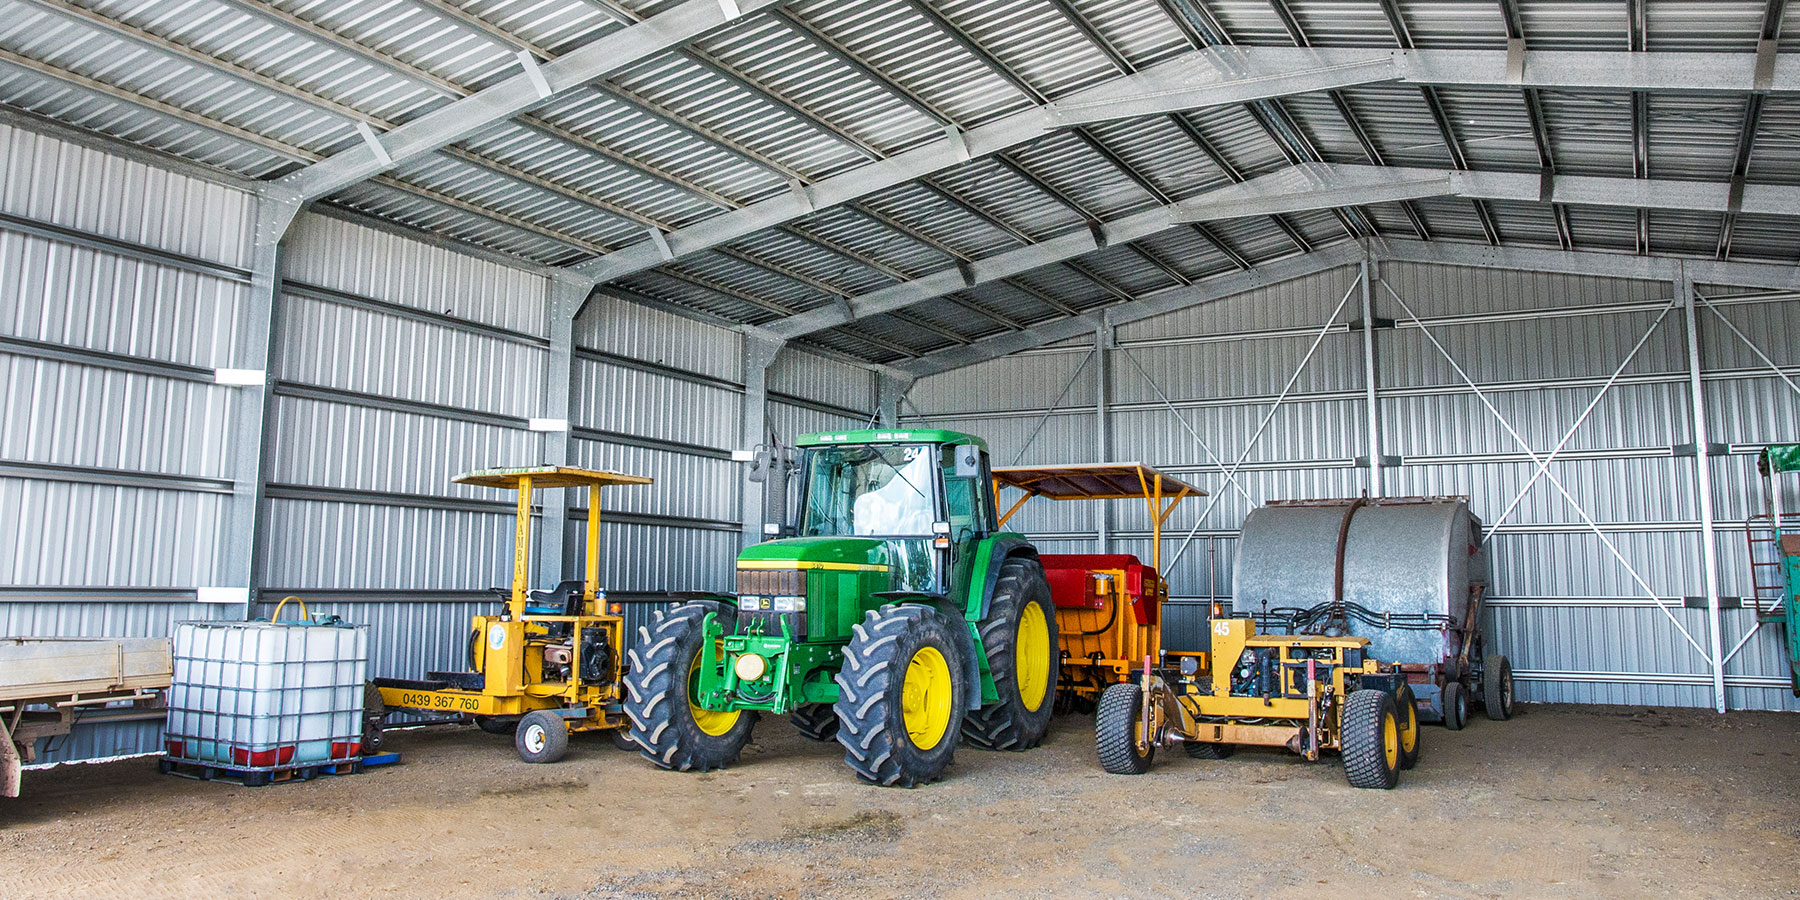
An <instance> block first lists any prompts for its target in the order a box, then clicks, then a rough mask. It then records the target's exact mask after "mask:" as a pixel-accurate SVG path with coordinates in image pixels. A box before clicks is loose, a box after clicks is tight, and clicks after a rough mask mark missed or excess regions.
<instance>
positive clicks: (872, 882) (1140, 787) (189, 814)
mask: <svg viewBox="0 0 1800 900" xmlns="http://www.w3.org/2000/svg"><path fill="white" fill-rule="evenodd" d="M1519 709H1520V715H1519V716H1518V717H1517V718H1515V719H1514V720H1513V721H1511V722H1505V723H1496V722H1488V721H1486V720H1477V721H1475V722H1474V723H1472V724H1471V725H1470V727H1469V728H1468V729H1467V730H1465V731H1462V732H1448V731H1444V730H1443V729H1441V728H1438V727H1435V726H1427V728H1426V729H1425V731H1424V733H1423V738H1424V741H1425V743H1424V757H1423V759H1422V761H1421V762H1420V764H1419V767H1418V768H1417V769H1415V770H1413V771H1412V772H1409V773H1406V777H1405V778H1404V779H1403V780H1402V781H1401V784H1400V787H1399V788H1398V789H1396V790H1394V791H1389V792H1378V791H1358V790H1353V789H1351V788H1349V787H1347V786H1346V785H1345V784H1344V781H1343V773H1342V770H1341V769H1340V768H1339V767H1338V766H1337V765H1336V763H1335V762H1334V761H1332V762H1321V763H1316V764H1309V763H1306V762H1304V761H1302V760H1300V759H1298V758H1296V757H1292V756H1288V755H1285V754H1282V753H1276V752H1260V751H1259V752H1243V753H1240V754H1238V755H1237V756H1236V757H1234V758H1232V759H1229V760H1224V761H1217V762H1201V761H1196V760H1190V759H1187V758H1186V757H1185V756H1183V755H1182V754H1180V753H1175V754H1171V755H1169V756H1165V757H1162V758H1159V759H1158V764H1157V766H1156V767H1155V768H1154V769H1152V770H1151V772H1150V774H1148V775H1145V776H1141V777H1136V778H1131V777H1122V776H1111V775H1106V774H1104V773H1103V772H1101V771H1100V770H1099V767H1098V764H1097V763H1096V762H1095V760H1094V753H1093V743H1092V720H1090V719H1087V718H1082V717H1065V718H1061V719H1059V720H1058V721H1057V724H1056V726H1055V730H1054V731H1053V732H1052V735H1051V739H1050V741H1049V743H1048V744H1047V745H1046V746H1044V747H1042V748H1040V749H1038V750H1034V751H1031V752H1028V753H1023V754H997V753H986V752H982V751H977V750H973V749H963V750H960V751H959V752H958V754H957V762H956V765H955V766H953V767H952V768H951V770H950V774H949V777H948V778H947V779H946V780H945V781H942V782H939V783H938V784H934V785H930V786H927V787H923V788H919V789H917V790H911V791H906V790H891V789H878V788H873V787H869V786H866V785H863V784H860V783H858V782H857V781H856V780H855V778H854V777H853V776H851V775H850V773H849V771H848V770H847V769H845V768H844V767H843V765H842V762H841V754H840V753H839V752H837V751H836V750H835V749H834V747H835V745H825V744H815V743H812V742H810V741H807V740H805V739H804V738H801V737H800V736H799V735H798V734H797V733H796V732H795V731H794V730H793V728H792V727H791V726H790V725H788V724H787V723H786V722H785V721H779V720H765V721H763V722H762V723H761V724H760V725H759V726H758V732H757V741H756V742H755V743H754V744H753V745H752V746H751V748H750V750H749V752H747V753H746V755H745V759H744V762H743V764H741V765H740V766H738V767H737V768H734V769H731V770H729V771H726V772H718V773H711V774H707V775H688V774H678V773H671V772H662V771H659V770H656V769H654V768H652V767H651V766H650V764H649V763H647V762H645V761H644V760H643V759H641V758H639V757H638V756H637V755H636V754H632V753H626V752H622V751H619V750H616V749H614V748H613V747H612V745H611V743H610V741H608V740H607V739H606V738H605V737H604V736H594V737H584V738H578V739H577V740H576V741H575V742H574V745H573V748H572V750H571V752H570V754H569V757H568V758H567V759H565V760H564V761H563V762H561V763H558V764H556V765H550V766H527V765H525V764H523V763H520V762H518V760H517V758H516V757H515V756H514V754H513V752H512V748H511V746H510V744H508V743H507V742H506V741H505V740H504V739H502V738H495V737H492V736H489V735H484V734H482V733H480V732H478V731H476V730H474V729H472V728H437V729H430V730H420V731H412V732H403V733H398V734H394V735H392V736H391V737H390V746H391V747H392V748H393V749H397V750H399V751H400V752H401V753H403V754H404V760H405V761H404V763H403V764H402V765H399V766H394V767H389V768H386V769H379V770H373V771H370V772H368V773H366V774H363V775H358V776H351V777H343V778H324V779H320V780H318V781H314V782H310V783H305V784H284V785H275V786H271V787H267V788H261V789H255V790H250V789H244V788H240V787H236V786H231V785H225V784H206V783H200V782H195V781H190V780H186V779H180V778H174V777H165V776H160V775H158V774H157V773H156V767H155V763H154V761H153V760H129V761H123V762H116V763H107V764H102V765H93V766H68V767H62V768H58V769H55V770H50V771H42V772H30V773H27V775H26V784H25V790H26V796H25V797H23V798H21V799H19V800H16V801H0V873H3V874H0V897H4V898H14V897H17V898H40V897H81V898H112V897H184V898H185V897H202V896H203V897H208V898H235V897H382V898H389V897H394V898H411V897H421V898H439V897H443V898H463V897H520V898H547V897H570V898H575V897H666V896H681V897H730V898H740V897H741V898H763V897H820V896H826V897H837V896H843V897H850V896H855V897H949V898H965V897H966V898H988V897H994V896H1008V897H1063V896H1067V897H1171V896H1175V897H1191V898H1249V897H1324V896H1331V897H1348V898H1376V897H1381V898H1394V897H1446V898H1502V897H1504V898H1530V900H1556V898H1586V897H1602V898H1613V897H1617V898H1642V897H1670V898H1701V897H1705V898H1734V900H1736V898H1764V897H1794V896H1800V874H1797V871H1796V865H1795V859H1796V856H1797V853H1796V851H1800V791H1796V787H1800V775H1797V774H1796V762H1797V760H1796V758H1795V754H1796V753H1797V752H1800V740H1796V738H1797V736H1800V717H1796V716H1792V715H1781V714H1762V713H1734V714H1731V715H1726V716H1717V715H1713V714H1711V713H1707V712H1701V711H1694V710H1660V709H1642V708H1621V707H1569V706H1538V705H1529V706H1527V705H1522V706H1520V708H1519Z"/></svg>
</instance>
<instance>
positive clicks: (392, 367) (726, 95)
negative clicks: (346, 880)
mask: <svg viewBox="0 0 1800 900" xmlns="http://www.w3.org/2000/svg"><path fill="white" fill-rule="evenodd" d="M1790 16H1791V13H1790V11H1789V10H1788V9H1787V6H1786V4H1785V3H1783V2H1780V0H1719V2H1704V3H1702V2H1674V0H1669V2H1657V3H1649V2H1645V0H1595V2H1580V3H1567V2H1555V3H1552V2H1543V0H1481V2H1475V0H1470V2H1430V0H1366V2H1353V3H1347V2H1338V0H1030V2H1025V0H869V2H862V0H858V2H825V0H810V2H800V0H796V2H771V0H671V2H640V0H531V2H525V0H469V2H464V0H382V2H372V3H370V2H358V3H351V2H338V0H315V2H290V0H182V2H172V3H171V2H156V3H152V2H149V0H0V360H4V366H3V367H0V372H3V373H4V375H3V378H4V382H3V384H0V421H3V422H4V429H3V431H0V508H4V509H6V510H9V511H11V512H12V514H11V515H8V516H7V517H6V518H5V520H4V521H3V522H0V530H3V531H4V539H3V540H0V566H3V571H4V579H3V581H4V586H3V587H0V632H3V633H6V634H15V635H161V634H166V633H167V631H168V629H169V627H170V624H171V623H172V622H176V621H181V620H184V619H204V618H234V617H242V616H245V615H246V614H248V615H262V614H266V613H267V611H268V609H269V608H270V606H271V605H272V601H274V600H278V599H279V598H280V597H281V596H284V595H287V594H290V593H297V594H301V595H303V596H306V597H307V598H308V599H309V600H316V601H317V602H318V603H319V604H320V605H321V606H322V607H323V608H324V609H327V610H329V611H332V612H337V613H339V614H340V615H343V616H344V617H345V618H346V619H349V620H352V621H358V622H364V623H367V624H369V625H371V626H373V637H374V645H375V651H374V652H375V660H374V666H375V669H376V671H377V673H379V674H403V670H410V669H413V668H416V667H418V666H420V665H422V664H423V665H428V666H432V665H442V666H448V665H452V664H454V662H455V660H456V658H457V654H458V652H459V650H458V646H459V641H460V638H461V635H462V629H463V626H464V623H466V621H467V618H468V616H469V615H471V614H472V612H473V611H474V610H475V609H476V607H477V606H478V605H480V604H481V603H482V597H483V593H482V592H483V591H484V589H485V588H486V587H488V586H489V585H492V584H497V583H501V582H502V581H504V579H505V574H504V573H505V572H506V570H507V568H508V566H509V562H510V560H509V552H508V551H507V550H506V547H507V541H506V540H505V535H506V534H508V533H509V524H508V516H509V513H510V505H509V504H508V503H507V502H506V501H505V500H504V498H501V497H499V496H498V495H496V494H494V492H492V491H489V490H484V489H479V488H471V487H466V486H456V485H452V484H451V483H450V481H449V477H450V476H451V475H452V474H455V473H456V472H459V471H463V470H467V469H473V468H480V467H484V466H490V465H496V464H509V463H515V462H520V461H530V462H550V463H568V464H571V465H582V466H589V467H598V468H612V469H619V470H623V471H628V472H634V473H642V474H646V475H650V476H652V477H655V478H656V479H657V482H658V483H657V484H656V485H655V486H654V487H650V488H624V489H619V490H616V491H613V492H611V494H610V496H609V498H608V502H609V503H611V504H613V505H612V506H609V507H608V508H607V509H606V510H605V517H606V522H607V525H606V533H605V540H604V544H603V547H604V552H605V553H606V554H607V557H608V558H607V559H606V560H604V561H603V568H602V571H603V572H604V573H605V575H604V580H605V581H606V582H607V584H608V585H609V586H611V587H614V588H619V589H633V590H637V589H660V588H675V589H723V588H726V587H728V586H729V584H728V582H729V578H730V573H731V568H732V564H731V560H732V557H733V556H734V554H735V552H736V550H737V549H738V547H739V546H740V545H741V543H742V541H744V540H746V539H747V538H748V537H749V536H753V535H755V534H757V533H758V532H759V531H760V524H761V521H760V519H761V513H760V510H761V509H762V503H763V498H762V497H761V496H760V487H759V486H758V485H756V484H753V483H751V482H749V481H748V480H747V478H746V467H745V466H744V465H743V464H742V463H740V462H734V461H733V460H732V458H731V455H732V452H733V451H737V450H744V449H750V448H754V447H756V446H758V445H762V444H767V443H769V442H770V441H771V440H790V439H791V438H792V437H793V436H794V435H797V434H799V433H802V432H807V431H817V430H829V429H838V428H848V427H854V426H860V425H863V424H865V423H868V422H871V421H880V422H888V423H898V424H929V425H932V426H934V427H952V428H959V429H964V430H968V431H972V432H976V433H980V434H983V435H984V436H985V437H987V438H988V439H989V441H990V443H991V445H992V447H993V451H994V456H995V460H996V463H1009V462H1014V461H1016V462H1019V463H1021V464H1035V463H1045V464H1049V463H1063V462H1097V461H1120V460H1141V461H1143V462H1146V463H1149V464H1152V465H1155V466H1157V467H1159V468H1162V469H1164V470H1166V471H1169V472H1171V473H1174V474H1178V475H1179V476H1181V477H1183V478H1184V479H1186V480H1189V481H1193V482H1195V483H1197V484H1199V485H1201V486H1202V487H1204V488H1206V489H1207V490H1208V491H1210V492H1211V493H1212V495H1213V496H1212V497H1210V498H1208V501H1209V503H1190V504H1186V505H1184V507H1183V508H1182V510H1181V511H1180V512H1179V513H1178V514H1177V516H1176V518H1175V519H1174V520H1172V521H1171V523H1170V526H1169V530H1170V533H1171V534H1172V535H1173V539H1172V541H1171V544H1170V551H1169V555H1170V556H1173V555H1174V554H1175V552H1176V551H1175V548H1176V547H1182V548H1184V549H1183V550H1182V551H1181V553H1180V556H1179V561H1178V562H1177V563H1176V567H1175V568H1174V570H1173V573H1172V575H1171V582H1172V584H1173V585H1174V586H1175V593H1176V594H1178V595H1180V599H1183V600H1187V601H1200V600H1205V599H1208V598H1213V597H1219V596H1226V595H1228V594H1229V590H1230V570H1231V556H1232V551H1233V535H1234V529H1235V528H1236V527H1237V524H1238V523H1239V522H1241V521H1242V519H1243V517H1244V515H1245V514H1246V512H1247V511H1248V509H1250V508H1251V506H1252V505H1254V504H1256V503H1259V502H1262V501H1265V500H1270V499H1283V498H1302V497H1318V496H1354V495H1356V494H1358V493H1361V492H1364V491H1369V492H1373V493H1385V494H1388V495H1406V494H1466V495H1469V496H1470V497H1471V498H1472V502H1473V506H1474V508H1475V511H1476V512H1477V513H1478V514H1479V515H1481V516H1482V518H1483V519H1484V520H1485V521H1486V522H1487V523H1488V524H1489V525H1490V526H1494V527H1493V531H1492V534H1491V539H1490V547H1491V550H1492V556H1493V559H1494V584H1493V588H1492V591H1491V593H1492V600H1491V605H1490V608H1491V610H1492V615H1493V623H1492V626H1491V627H1492V628H1493V629H1494V632H1495V634H1496V636H1497V640H1498V642H1499V644H1500V646H1501V647H1502V648H1503V649H1504V651H1505V652H1506V653H1508V654H1509V655H1510V656H1511V657H1512V659H1513V660H1514V664H1515V666H1516V668H1517V674H1518V677H1519V679H1520V696H1521V699H1525V700H1547V701H1567V702H1580V703H1634V704H1663V705H1680V706H1697V707H1714V708H1720V709H1723V708H1733V709H1800V706H1797V705H1796V701H1795V700H1794V699H1793V698H1792V697H1791V696H1790V695H1789V693H1788V691H1787V689H1786V685H1787V674H1786V661H1785V659H1784V657H1783V655H1782V651H1781V647H1780V645H1779V641H1778V638H1777V636H1775V635H1774V634H1772V633H1771V632H1770V630H1769V629H1766V628H1765V629H1760V630H1759V629H1758V628H1757V627H1756V616H1755V613H1754V610H1753V609H1750V608H1746V606H1745V605H1744V604H1743V603H1742V602H1741V599H1740V598H1743V597H1746V596H1749V595H1751V594H1752V593H1753V586H1752V584H1751V583H1750V569H1749V567H1748V565H1747V560H1746V555H1745V551H1744V539H1745V530H1746V520H1747V518H1748V517H1749V516H1750V515H1752V514H1754V513H1755V512H1757V511H1758V510H1759V507H1760V494H1759V492H1760V485H1759V484H1758V483H1757V481H1756V479H1755V476H1754V463H1753V459H1752V454H1753V453H1754V451H1755V450H1756V449H1757V448H1758V447H1759V446H1760V445H1762V444H1766V443H1770V442H1776V441H1789V440H1793V439H1795V433H1796V423H1795V421H1794V418H1795V398H1794V395H1795V393H1800V386H1797V385H1796V383H1795V382H1794V381H1793V378H1794V376H1795V374H1796V373H1797V372H1800V356H1797V355H1796V354H1800V350H1797V349H1795V348H1796V347H1800V340H1796V337H1795V331H1796V329H1797V328H1800V302H1797V301H1800V293H1796V292H1797V291H1800V270H1796V264H1797V263H1800V242H1797V241H1796V235H1795V230H1794V222H1795V219H1794V217H1795V215H1796V212H1795V211H1796V210H1800V136H1797V135H1796V133H1795V132H1794V131H1793V128H1792V127H1791V126H1793V125H1794V123H1795V122H1796V121H1800V62H1796V58H1795V56H1794V55H1793V54H1792V53H1791V51H1793V50H1794V48H1795V46H1796V45H1795V42H1796V41H1800V33H1796V32H1795V30H1794V29H1792V28H1787V27H1784V24H1785V22H1786V20H1787V19H1788V18H1790ZM1371 324H1372V325H1373V327H1365V326H1367V325H1371ZM1553 451H1554V458H1553V459H1550V460H1549V461H1548V462H1547V463H1546V462H1544V461H1545V459H1546V457H1547V455H1549V454H1552V452H1553ZM1540 468H1541V469H1542V470H1543V474H1542V476H1541V477H1534V474H1536V473H1537V472H1538V471H1539V470H1540ZM1042 507H1043V508H1041V509H1040V508H1034V509H1032V510H1030V511H1028V513H1026V516H1028V517H1029V518H1027V519H1026V520H1025V524H1024V527H1025V529H1026V530H1027V531H1028V532H1029V534H1030V535H1031V536H1032V537H1033V538H1035V539H1038V540H1040V541H1043V542H1045V543H1046V545H1047V546H1052V547H1055V548H1056V549H1059V550H1062V549H1067V550H1070V551H1076V552H1078V551H1081V550H1084V549H1094V550H1098V549H1101V548H1103V547H1111V548H1113V549H1116V550H1121V551H1125V550H1129V551H1133V552H1139V553H1147V549H1146V548H1145V546H1144V545H1145V542H1146V540H1147V537H1148V524H1147V522H1146V521H1145V520H1144V513H1143V511H1142V510H1141V509H1139V508H1137V507H1136V506H1134V505H1132V504H1131V503H1129V502H1120V503H1115V504H1112V505H1111V506H1109V507H1102V508H1099V511H1097V512H1096V511H1095V510H1090V509H1087V508H1084V507H1082V506H1081V505H1078V504H1043V505H1042ZM1789 508H1793V507H1792V504H1791V503H1790V507H1789ZM586 514H587V511H586V510H585V509H581V508H563V507H561V506H559V505H555V504H553V505H550V506H547V507H545V508H544V509H543V510H542V517H543V519H542V521H543V524H544V526H545V528H546V533H549V534H561V535H562V536H563V539H562V540H560V541H555V540H552V541H544V542H541V545H540V546H539V547H538V548H537V549H536V564H537V566H538V567H539V578H540V580H541V581H543V582H545V583H546V584H547V583H549V582H553V581H555V580H557V576H558V574H559V573H564V572H574V571H578V570H579V567H580V565H581V560H580V558H579V557H580V554H581V546H580V542H579V541H578V540H576V535H578V534H579V531H580V523H581V521H582V520H583V518H584V517H585V516H586ZM1190 538H1191V540H1189V539H1190ZM246 600H247V601H248V603H246ZM154 740H155V735H154V732H153V730H151V729H150V728H149V726H145V725H134V726H129V727H120V728H108V729H87V730H84V731H82V732H78V735H77V739H76V740H71V741H68V742H66V743H64V744H63V745H61V746H59V747H57V748H55V750H54V753H53V755H52V756H51V758H52V759H70V758H82V757H88V756H105V755H112V754H116V753H122V752H135V751H139V750H149V749H154Z"/></svg>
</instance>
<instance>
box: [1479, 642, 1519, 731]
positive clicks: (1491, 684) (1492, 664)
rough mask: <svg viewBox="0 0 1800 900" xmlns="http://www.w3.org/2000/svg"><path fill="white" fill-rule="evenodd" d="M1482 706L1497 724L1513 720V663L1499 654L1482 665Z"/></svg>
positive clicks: (1484, 661)
mask: <svg viewBox="0 0 1800 900" xmlns="http://www.w3.org/2000/svg"><path fill="white" fill-rule="evenodd" d="M1481 705H1482V706H1484V707H1486V708H1487V717H1488V718H1490V719H1493V720H1494V721H1496V722H1504V721H1506V720H1507V719H1510V718H1512V711H1513V679H1512V663H1511V662H1510V661H1508V660H1507V658H1506V657H1504V656H1501V655H1500V654H1498V653H1496V654H1494V655H1493V656H1490V657H1488V658H1487V659H1486V660H1483V661H1482V663H1481Z"/></svg>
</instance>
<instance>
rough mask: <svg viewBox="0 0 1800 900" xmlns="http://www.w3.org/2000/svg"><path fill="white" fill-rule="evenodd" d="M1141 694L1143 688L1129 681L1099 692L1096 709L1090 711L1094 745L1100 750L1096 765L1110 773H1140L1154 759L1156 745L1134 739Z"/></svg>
mask: <svg viewBox="0 0 1800 900" xmlns="http://www.w3.org/2000/svg"><path fill="white" fill-rule="evenodd" d="M1143 696H1144V691H1143V688H1140V687H1138V686H1137V684H1135V683H1133V682H1129V681H1124V682H1120V683H1118V684H1115V685H1113V686H1112V687H1109V688H1107V689H1106V692H1105V693H1103V694H1101V695H1100V709H1099V711H1098V712H1096V713H1094V749H1095V750H1097V751H1099V753H1100V767H1101V768H1103V769H1105V770H1106V771H1108V772H1111V773H1113V774H1114V775H1142V774H1144V773H1145V772H1148V771H1150V762H1151V761H1152V760H1154V759H1156V745H1154V744H1150V745H1144V744H1140V743H1139V742H1138V716H1139V713H1140V712H1142V710H1143V705H1144V704H1143Z"/></svg>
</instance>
